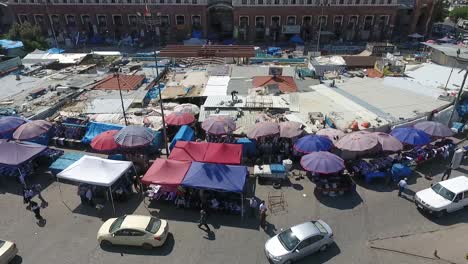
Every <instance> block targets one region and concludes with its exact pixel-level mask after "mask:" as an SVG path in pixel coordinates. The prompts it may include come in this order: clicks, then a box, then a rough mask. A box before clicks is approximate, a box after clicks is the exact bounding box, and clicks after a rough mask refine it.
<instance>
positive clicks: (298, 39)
mask: <svg viewBox="0 0 468 264" xmlns="http://www.w3.org/2000/svg"><path fill="white" fill-rule="evenodd" d="M289 41H290V42H292V43H295V44H304V40H302V38H301V37H299V35H294V36H292V38H291V39H290V40H289Z"/></svg>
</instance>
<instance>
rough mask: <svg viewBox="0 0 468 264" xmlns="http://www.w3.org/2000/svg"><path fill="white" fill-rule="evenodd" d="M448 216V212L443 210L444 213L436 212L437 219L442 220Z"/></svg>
mask: <svg viewBox="0 0 468 264" xmlns="http://www.w3.org/2000/svg"><path fill="white" fill-rule="evenodd" d="M446 214H447V211H446V210H442V211H439V212H436V213H435V214H434V215H435V216H436V217H437V218H440V217H443V216H444V215H446Z"/></svg>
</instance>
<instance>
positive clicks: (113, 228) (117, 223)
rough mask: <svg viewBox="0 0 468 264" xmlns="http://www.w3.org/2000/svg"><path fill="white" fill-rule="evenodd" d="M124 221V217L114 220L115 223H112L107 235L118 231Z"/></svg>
mask: <svg viewBox="0 0 468 264" xmlns="http://www.w3.org/2000/svg"><path fill="white" fill-rule="evenodd" d="M124 220H125V216H121V217H119V218H117V219H115V221H114V222H113V223H112V225H111V226H110V228H109V233H114V232H115V231H117V230H119V228H120V226H121V225H122V222H123V221H124Z"/></svg>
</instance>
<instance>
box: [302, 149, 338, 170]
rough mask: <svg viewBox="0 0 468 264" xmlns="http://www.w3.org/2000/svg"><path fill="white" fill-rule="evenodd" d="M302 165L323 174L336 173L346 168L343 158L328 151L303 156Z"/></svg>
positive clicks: (306, 168)
mask: <svg viewBox="0 0 468 264" xmlns="http://www.w3.org/2000/svg"><path fill="white" fill-rule="evenodd" d="M301 166H302V168H304V169H305V170H308V171H311V172H315V173H321V174H330V173H336V172H339V171H340V170H342V169H344V168H345V166H344V161H343V159H341V158H340V157H338V156H337V155H335V154H332V153H330V152H326V151H319V152H313V153H310V154H307V155H305V156H303V157H302V158H301Z"/></svg>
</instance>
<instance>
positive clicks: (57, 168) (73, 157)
mask: <svg viewBox="0 0 468 264" xmlns="http://www.w3.org/2000/svg"><path fill="white" fill-rule="evenodd" d="M83 156H84V154H80V153H65V154H64V155H63V156H61V157H60V158H58V159H57V160H56V161H54V163H52V164H51V165H50V166H49V170H50V172H52V174H53V175H57V173H59V172H61V171H63V170H64V169H66V168H67V167H68V166H70V165H72V164H73V163H75V161H77V160H79V159H81V157H83Z"/></svg>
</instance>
